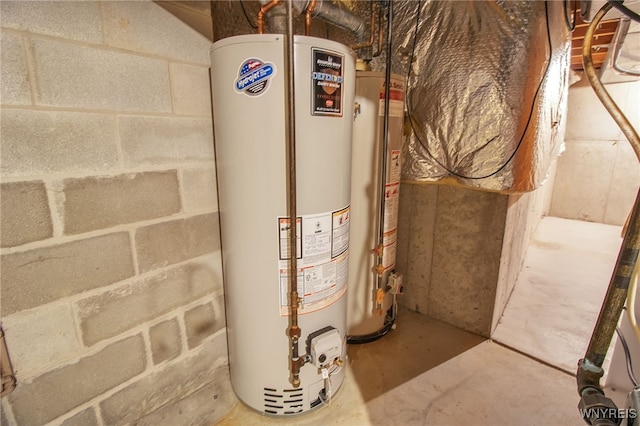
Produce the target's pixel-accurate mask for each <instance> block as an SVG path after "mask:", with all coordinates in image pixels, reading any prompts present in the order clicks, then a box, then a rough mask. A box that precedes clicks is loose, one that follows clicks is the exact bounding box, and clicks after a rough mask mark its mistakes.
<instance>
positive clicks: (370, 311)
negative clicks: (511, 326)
mask: <svg viewBox="0 0 640 426" xmlns="http://www.w3.org/2000/svg"><path fill="white" fill-rule="evenodd" d="M389 86H390V87H389V89H390V90H389V127H388V135H389V136H388V142H389V143H388V146H387V160H386V162H387V166H386V176H381V174H382V171H381V156H382V155H381V153H382V146H383V139H384V111H385V105H384V99H385V87H386V85H385V73H383V72H374V71H358V73H357V76H356V104H357V105H358V107H357V109H358V114H357V117H356V119H355V123H354V128H353V163H352V170H351V171H352V177H351V219H352V220H351V250H350V253H351V254H350V256H351V261H350V272H349V298H348V300H349V307H348V327H349V335H351V336H363V335H369V334H374V333H376V332H377V331H379V330H380V329H381V328H383V326H384V324H385V314H386V311H387V310H388V309H389V307H390V306H391V304H392V299H393V298H392V295H391V293H392V292H398V291H399V289H397V288H395V289H392V290H389V289H388V280H389V274H390V273H391V271H393V270H394V268H395V266H396V246H397V236H398V207H399V202H400V168H401V160H402V159H401V155H400V154H401V152H402V141H403V134H402V130H403V124H404V96H405V79H404V78H403V77H402V76H400V75H395V74H392V76H391V82H390V85H389ZM381 179H384V182H385V210H384V217H383V218H380V217H378V216H379V211H380V203H381V200H380V195H381V191H380V188H381V182H380V180H381ZM380 220H383V221H384V238H383V246H384V248H383V257H382V264H383V267H384V272H383V274H382V284H383V287H384V289H383V290H386V291H383V292H379V291H378V289H377V288H376V287H377V273H376V271H375V267H376V257H375V256H374V255H373V252H372V250H373V249H374V247H375V246H376V242H377V238H378V234H379V229H380V228H379V226H380V225H379V221H380Z"/></svg>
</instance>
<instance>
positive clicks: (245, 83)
mask: <svg viewBox="0 0 640 426" xmlns="http://www.w3.org/2000/svg"><path fill="white" fill-rule="evenodd" d="M275 72H276V68H275V66H274V65H273V64H270V63H265V62H262V61H261V60H260V59H255V58H251V59H247V60H246V61H244V62H243V63H242V65H241V66H240V70H239V71H238V78H237V79H236V81H235V89H236V91H237V92H239V93H244V94H246V95H248V96H257V95H261V94H262V93H264V92H265V91H266V90H267V89H268V87H269V81H270V80H271V77H273V76H274V75H275Z"/></svg>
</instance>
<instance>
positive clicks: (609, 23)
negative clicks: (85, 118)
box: [155, 0, 618, 71]
mask: <svg viewBox="0 0 640 426" xmlns="http://www.w3.org/2000/svg"><path fill="white" fill-rule="evenodd" d="M155 2H156V3H157V4H158V5H160V6H161V7H163V8H164V9H166V10H167V11H168V12H170V13H171V14H173V15H174V16H176V17H177V18H178V19H180V20H181V21H183V22H184V23H186V24H187V25H189V26H190V27H191V28H193V29H194V30H196V31H198V32H199V33H200V34H202V35H203V36H205V37H206V38H208V39H209V40H211V41H213V25H212V16H211V3H210V2H208V1H166V0H156V1H155ZM579 4H580V2H578V1H572V2H568V5H569V7H571V8H574V6H576V5H579ZM572 16H573V17H575V29H574V31H573V34H572V37H571V69H573V70H574V71H582V69H583V68H582V45H583V42H584V36H585V33H586V32H587V28H588V26H589V24H588V23H586V22H584V21H583V20H582V18H581V14H580V8H579V7H578V8H577V9H574V13H573V14H572ZM570 18H571V16H570ZM617 27H618V19H608V20H603V21H602V22H601V23H600V25H598V29H597V30H596V32H595V37H594V40H593V43H592V55H593V63H594V66H595V67H596V68H600V67H601V66H602V64H603V62H604V61H605V58H606V56H607V52H608V51H609V48H610V45H611V42H612V40H613V38H614V35H615V32H616V29H617Z"/></svg>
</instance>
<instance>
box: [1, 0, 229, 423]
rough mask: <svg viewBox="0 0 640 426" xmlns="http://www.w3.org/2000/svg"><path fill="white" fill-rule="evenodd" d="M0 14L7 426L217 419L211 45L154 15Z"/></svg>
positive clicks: (135, 6) (18, 10) (72, 10)
mask: <svg viewBox="0 0 640 426" xmlns="http://www.w3.org/2000/svg"><path fill="white" fill-rule="evenodd" d="M0 16H1V17H2V20H1V26H2V28H1V32H0V36H1V42H2V48H1V54H2V58H1V59H2V61H1V78H2V82H1V83H2V84H1V92H0V103H1V111H0V114H1V117H0V123H1V129H0V131H1V133H0V135H1V137H2V141H1V143H2V145H1V149H0V173H1V183H2V185H1V191H0V196H1V199H0V208H1V211H0V217H1V222H0V225H1V226H0V242H1V249H0V250H1V251H0V254H1V270H0V285H1V291H2V304H1V315H2V325H3V328H4V330H5V333H6V341H7V345H8V349H9V352H10V355H11V359H12V362H13V366H14V369H15V372H16V375H17V379H18V387H17V388H16V390H15V391H14V392H13V393H12V394H11V395H9V396H8V397H6V398H3V400H2V402H1V407H2V424H5V423H6V424H17V425H39V424H64V425H83V426H87V425H110V424H122V423H132V422H137V423H140V424H191V423H206V422H213V421H215V420H217V419H218V418H220V417H221V416H223V415H225V414H226V412H227V411H228V409H229V408H230V407H231V406H232V404H234V403H235V400H234V397H233V393H232V392H231V390H230V384H229V379H228V371H227V364H228V361H227V352H226V329H225V322H224V318H225V317H224V303H223V288H222V272H221V255H220V239H219V229H218V212H217V210H218V208H217V196H216V181H215V172H214V169H215V162H214V155H213V135H212V123H211V107H210V105H211V104H210V85H209V50H210V47H211V42H210V41H209V40H207V39H206V38H204V37H203V36H201V35H200V34H198V33H196V32H195V31H193V30H192V29H190V28H189V27H187V26H186V25H185V24H183V23H182V22H180V21H179V20H178V19H176V18H175V17H173V16H172V15H171V14H169V13H168V12H167V11H165V10H164V9H162V8H161V7H159V6H158V5H156V4H154V3H152V2H150V1H139V2H104V1H98V2H23V1H16V2H14V1H2V2H0ZM186 408H189V409H186Z"/></svg>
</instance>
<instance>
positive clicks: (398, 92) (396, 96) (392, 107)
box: [378, 80, 404, 117]
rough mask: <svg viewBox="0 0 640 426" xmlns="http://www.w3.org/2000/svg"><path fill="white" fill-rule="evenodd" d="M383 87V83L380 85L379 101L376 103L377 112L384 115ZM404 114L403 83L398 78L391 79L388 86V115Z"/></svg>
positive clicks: (397, 115)
mask: <svg viewBox="0 0 640 426" xmlns="http://www.w3.org/2000/svg"><path fill="white" fill-rule="evenodd" d="M384 89H385V84H384V82H383V83H382V87H380V103H379V104H378V114H379V115H380V117H383V116H384V97H385V96H384ZM402 116H404V83H403V82H401V81H398V80H391V87H390V88H389V117H402Z"/></svg>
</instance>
